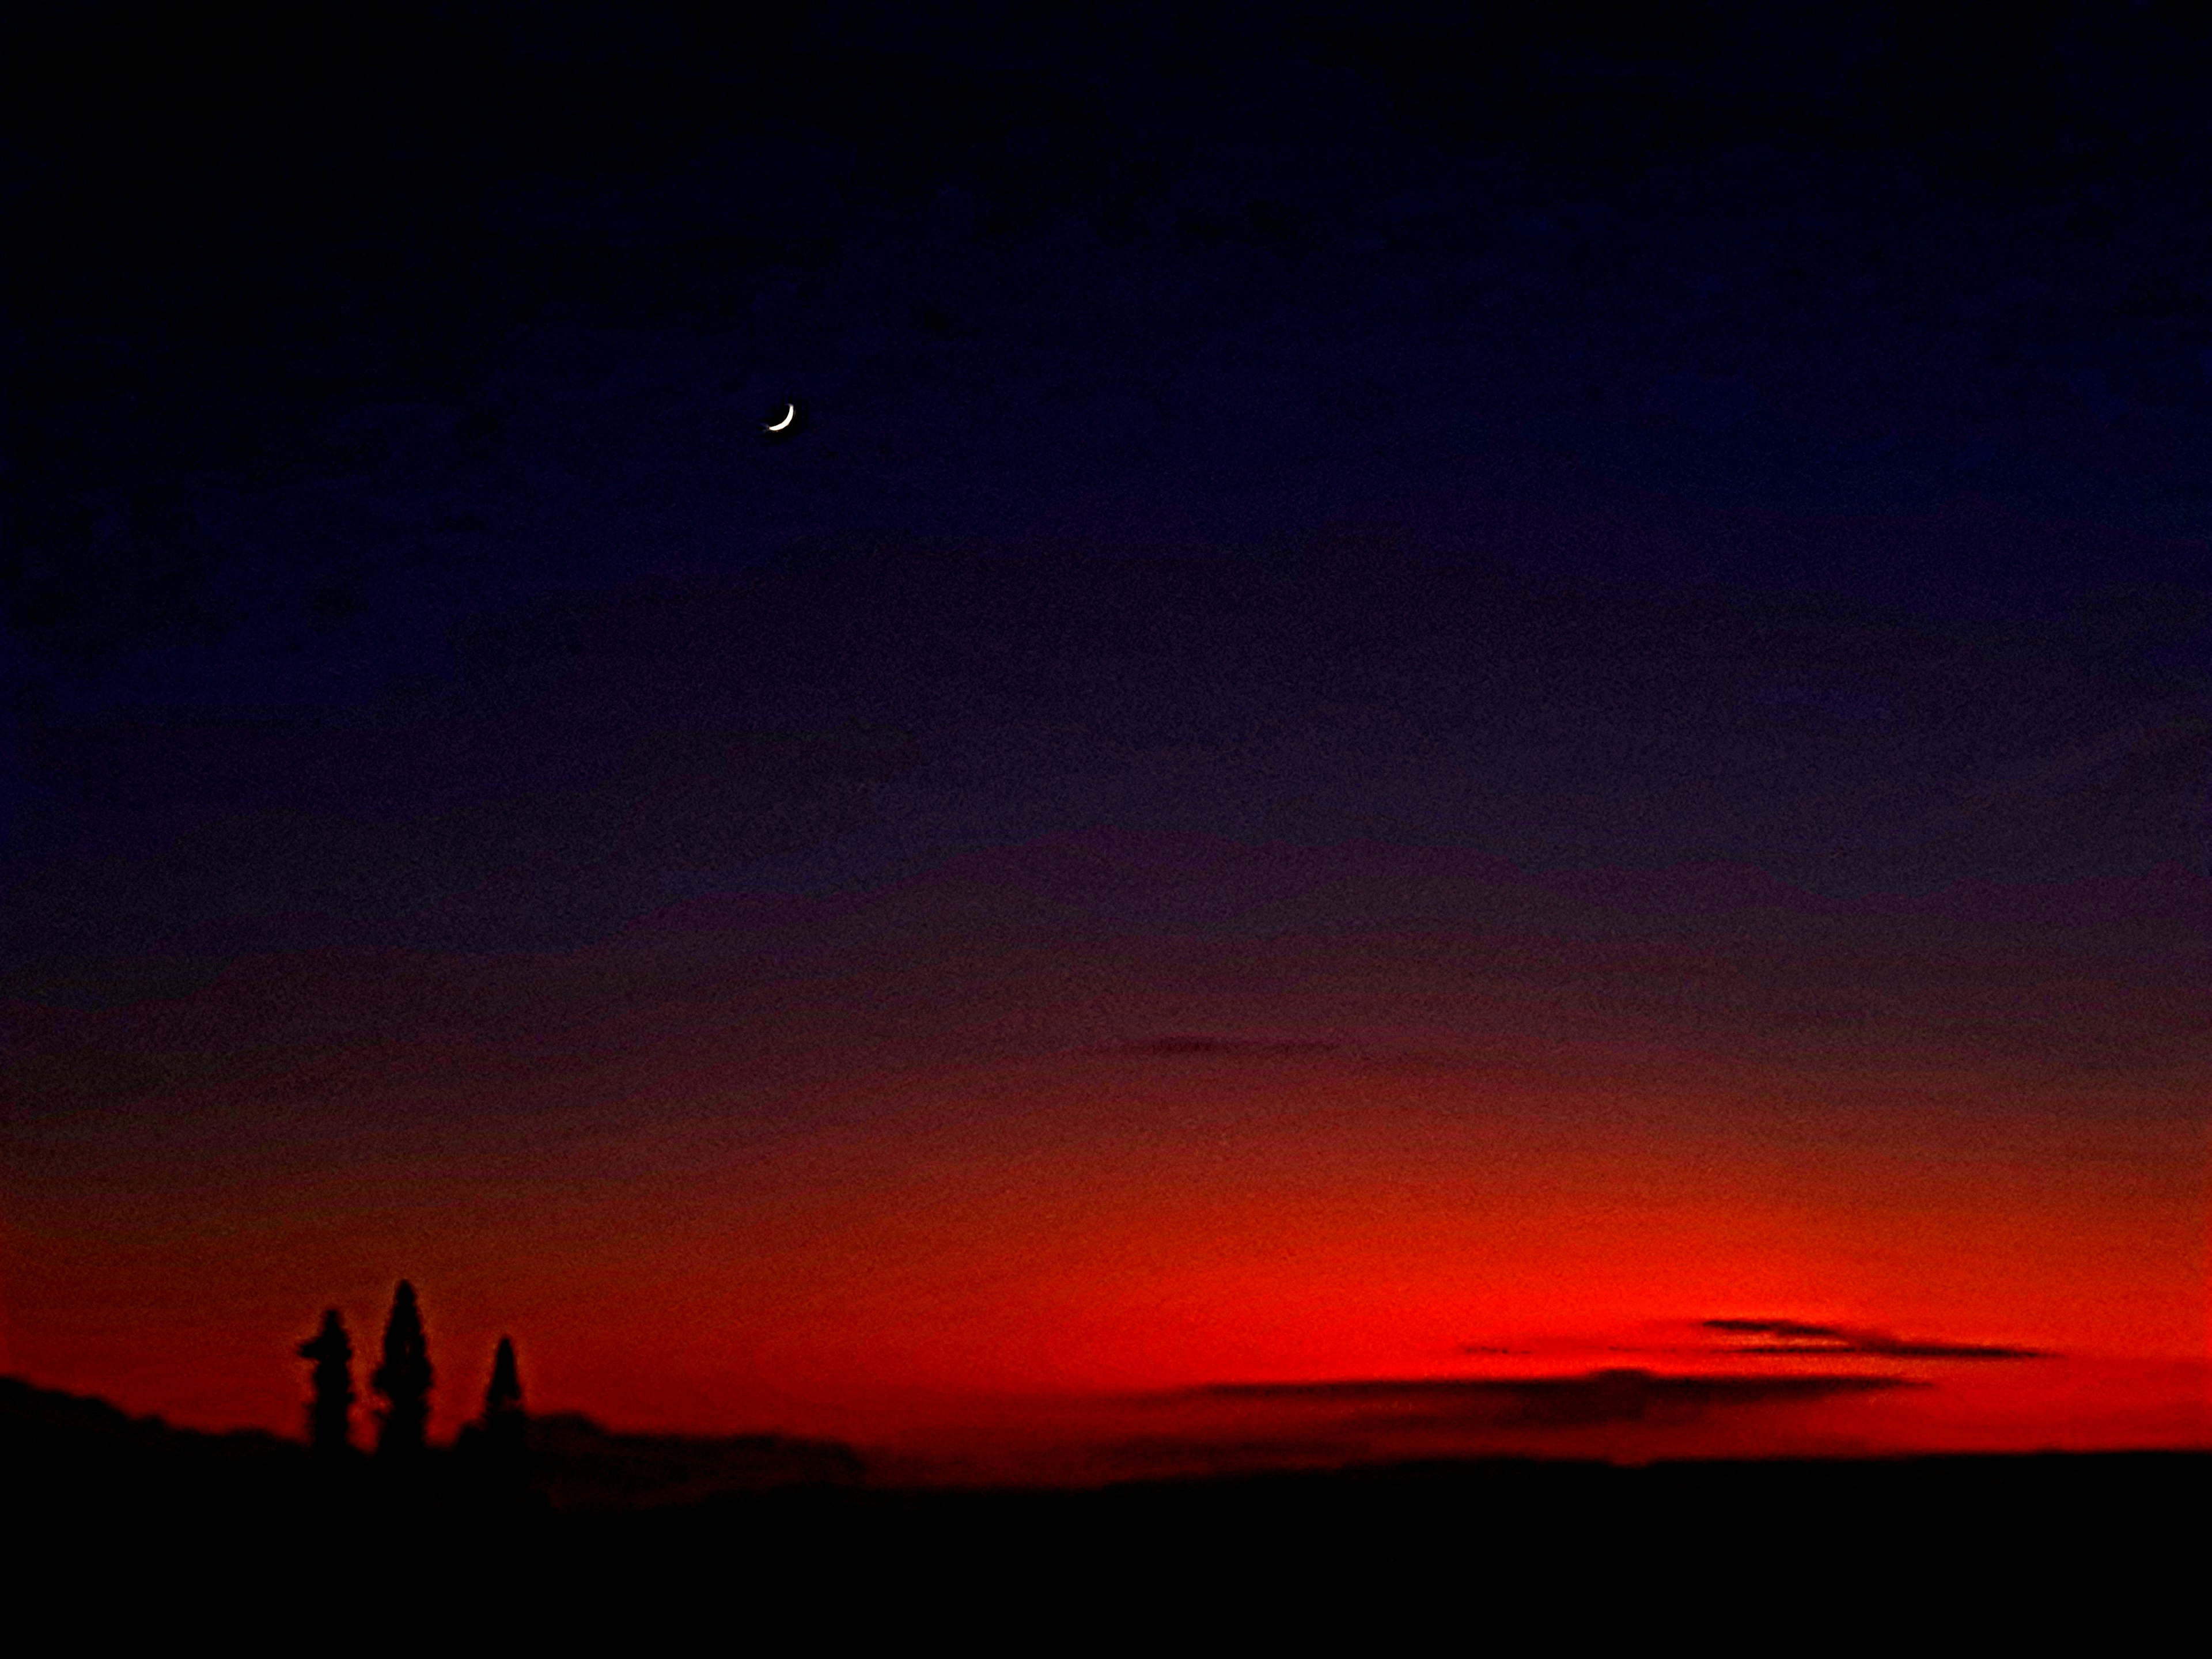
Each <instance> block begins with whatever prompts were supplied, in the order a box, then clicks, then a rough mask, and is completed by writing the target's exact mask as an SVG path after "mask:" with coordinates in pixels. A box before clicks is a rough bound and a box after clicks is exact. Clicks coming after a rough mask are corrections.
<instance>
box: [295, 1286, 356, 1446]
mask: <svg viewBox="0 0 2212 1659" xmlns="http://www.w3.org/2000/svg"><path fill="white" fill-rule="evenodd" d="M299 1352H300V1358H302V1359H311V1360H313V1361H314V1364H315V1370H314V1377H313V1384H314V1397H313V1399H312V1400H311V1401H308V1404H307V1444H308V1446H309V1447H310V1448H311V1449H313V1452H314V1454H315V1455H316V1456H317V1457H319V1458H321V1459H323V1460H324V1461H325V1462H330V1461H333V1460H337V1459H343V1458H344V1457H347V1456H349V1455H350V1454H351V1453H352V1451H353V1402H354V1391H353V1339H352V1338H351V1337H349V1336H348V1335H347V1334H346V1328H345V1321H344V1320H343V1319H341V1318H340V1317H339V1316H338V1310H337V1309H336V1308H331V1309H327V1310H325V1311H324V1314H323V1325H322V1328H321V1329H320V1330H319V1331H317V1332H316V1333H315V1334H314V1335H313V1336H312V1337H310V1338H308V1339H307V1340H306V1341H305V1342H302V1343H301V1345H300V1350H299Z"/></svg>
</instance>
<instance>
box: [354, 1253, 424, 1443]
mask: <svg viewBox="0 0 2212 1659" xmlns="http://www.w3.org/2000/svg"><path fill="white" fill-rule="evenodd" d="M369 1381H370V1383H372V1384H373V1385H374V1388H375V1389H376V1391H377V1393H378V1394H379V1395H381V1396H382V1397H383V1400H384V1409H383V1412H382V1413H381V1420H380V1423H379V1425H378V1427H377V1436H376V1454H377V1455H378V1456H379V1457H380V1458H383V1459H385V1460H386V1461H387V1462H392V1463H404V1462H410V1461H412V1460H414V1459H416V1458H419V1457H420V1456H421V1455H422V1450H423V1448H424V1446H425V1444H426V1443H427V1436H428V1431H429V1425H430V1385H431V1383H433V1382H434V1381H435V1374H434V1373H433V1372H432V1370H431V1369H430V1346H429V1340H428V1338H427V1337H426V1336H425V1335H424V1334H423V1331H422V1310H421V1309H420V1308H419V1307H418V1306H417V1305H416V1300H415V1287H414V1286H413V1285H410V1284H409V1283H408V1282H407V1281H406V1280H405V1279H401V1280H400V1281H399V1288H398V1290H397V1291H393V1293H392V1313H391V1316H390V1317H388V1318H387V1319H386V1321H385V1322H384V1360H383V1363H382V1364H380V1365H378V1366H377V1368H376V1370H375V1373H374V1375H373V1376H371V1377H370V1379H369Z"/></svg>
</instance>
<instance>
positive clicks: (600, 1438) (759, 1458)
mask: <svg viewBox="0 0 2212 1659" xmlns="http://www.w3.org/2000/svg"><path fill="white" fill-rule="evenodd" d="M528 1446H529V1457H530V1465H531V1470H532V1480H533V1481H534V1483H535V1485H536V1486H537V1488H538V1491H539V1492H542V1493H543V1494H544V1497H545V1498H546V1499H547V1500H548V1501H549V1502H550V1504H551V1505H552V1506H553V1508H554V1509H555V1510H558V1511H562V1512H564V1513H574V1512H580V1511H598V1512H605V1511H611V1510H647V1509H670V1508H679V1507H682V1506H684V1505H686V1504H697V1503H701V1502H703V1501H705V1500H707V1499H709V1498H729V1497H732V1496H736V1495H742V1494H757V1493H761V1492H776V1491H783V1490H788V1489H792V1488H807V1487H841V1488H850V1487H857V1486H860V1485H861V1484H862V1482H863V1481H864V1480H866V1477H867V1473H868V1470H867V1465H866V1463H865V1462H863V1461H862V1460H861V1458H860V1455H859V1454H858V1453H857V1452H855V1451H854V1449H852V1448H851V1447H850V1446H847V1445H843V1444H841V1443H838V1442H836V1441H834V1440H808V1439H801V1438H797V1437H791V1436H787V1435H776V1434H758V1435H726V1436H705V1435H663V1434H617V1433H615V1432H613V1431H610V1430H608V1429H605V1428H603V1427H601V1426H600V1425H599V1424H597V1423H595V1422H593V1421H592V1419H590V1418H588V1417H584V1416H581V1415H579V1414H575V1413H562V1414H559V1415H556V1416H551V1417H540V1418H532V1419H529V1423H528Z"/></svg>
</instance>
